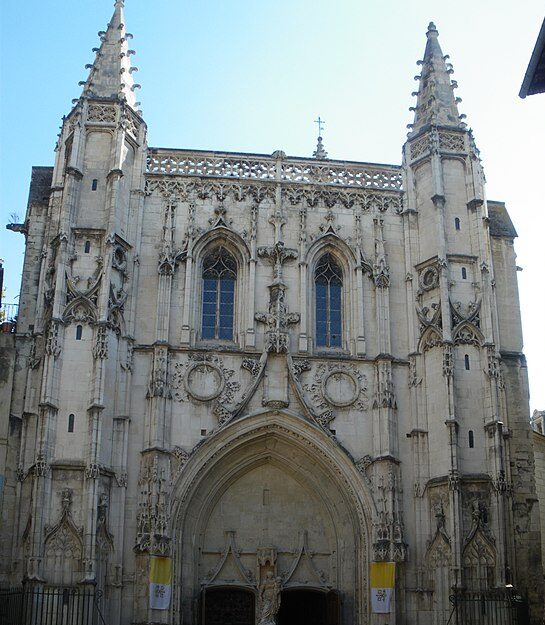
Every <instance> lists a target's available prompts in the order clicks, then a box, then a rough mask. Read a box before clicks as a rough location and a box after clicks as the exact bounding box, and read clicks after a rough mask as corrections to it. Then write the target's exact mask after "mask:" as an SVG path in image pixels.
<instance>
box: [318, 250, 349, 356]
mask: <svg viewBox="0 0 545 625" xmlns="http://www.w3.org/2000/svg"><path fill="white" fill-rule="evenodd" d="M314 285H315V288H316V345H317V346H318V347H341V345H342V292H343V275H342V270H341V268H340V267H339V265H338V263H337V261H336V260H335V258H334V257H333V256H332V255H331V254H324V256H322V258H321V259H320V261H319V262H318V265H317V266H316V270H315V272H314Z"/></svg>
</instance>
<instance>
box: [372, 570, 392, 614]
mask: <svg viewBox="0 0 545 625" xmlns="http://www.w3.org/2000/svg"><path fill="white" fill-rule="evenodd" d="M395 573H396V565H395V562H371V610H372V611H373V612H374V613H375V614H388V613H389V612H390V609H391V604H392V597H393V596H394V583H395Z"/></svg>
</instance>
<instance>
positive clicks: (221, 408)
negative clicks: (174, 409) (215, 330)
mask: <svg viewBox="0 0 545 625" xmlns="http://www.w3.org/2000/svg"><path fill="white" fill-rule="evenodd" d="M234 374H235V371H234V369H228V368H227V367H226V366H225V363H224V361H223V359H221V358H219V357H218V356H215V355H214V354H207V353H193V354H190V355H189V357H188V360H187V361H186V362H177V363H176V364H175V365H174V370H173V373H172V389H173V391H174V393H173V397H174V399H175V400H176V401H179V402H183V401H188V400H189V398H191V399H193V400H195V401H201V402H212V401H213V402H214V403H213V407H212V410H213V412H214V413H215V415H216V416H217V417H218V421H219V424H220V425H223V424H224V423H225V421H227V420H228V419H229V418H230V416H231V410H232V408H233V407H234V404H235V395H236V393H237V391H238V390H239V389H240V383H239V382H237V381H235V380H233V379H232V378H233V376H234Z"/></svg>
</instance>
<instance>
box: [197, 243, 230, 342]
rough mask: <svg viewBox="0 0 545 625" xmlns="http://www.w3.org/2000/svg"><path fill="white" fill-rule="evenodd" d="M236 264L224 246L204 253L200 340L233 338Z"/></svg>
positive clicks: (228, 339)
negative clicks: (205, 254)
mask: <svg viewBox="0 0 545 625" xmlns="http://www.w3.org/2000/svg"><path fill="white" fill-rule="evenodd" d="M236 280H237V263H236V261H235V259H234V258H233V256H232V255H231V254H230V252H228V251H227V250H226V249H225V248H224V247H218V248H216V249H214V250H213V251H212V252H210V253H209V254H207V256H206V257H205V259H204V262H203V269H202V325H201V336H202V338H203V339H221V340H227V341H232V340H233V327H234V306H235V286H236Z"/></svg>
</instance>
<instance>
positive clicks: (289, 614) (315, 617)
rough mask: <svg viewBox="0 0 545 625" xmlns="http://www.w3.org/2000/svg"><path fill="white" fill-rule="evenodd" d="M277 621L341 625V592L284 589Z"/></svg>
mask: <svg viewBox="0 0 545 625" xmlns="http://www.w3.org/2000/svg"><path fill="white" fill-rule="evenodd" d="M277 621H278V625H339V624H340V601H339V594H338V593H337V592H335V591H330V592H327V593H326V592H323V591H321V590H315V589H310V588H291V589H287V590H284V591H283V592H282V599H281V603H280V611H279V612H278V617H277Z"/></svg>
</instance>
